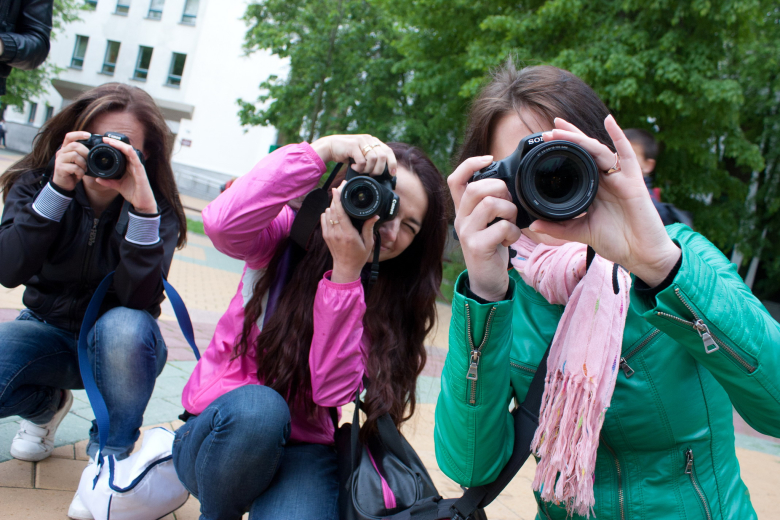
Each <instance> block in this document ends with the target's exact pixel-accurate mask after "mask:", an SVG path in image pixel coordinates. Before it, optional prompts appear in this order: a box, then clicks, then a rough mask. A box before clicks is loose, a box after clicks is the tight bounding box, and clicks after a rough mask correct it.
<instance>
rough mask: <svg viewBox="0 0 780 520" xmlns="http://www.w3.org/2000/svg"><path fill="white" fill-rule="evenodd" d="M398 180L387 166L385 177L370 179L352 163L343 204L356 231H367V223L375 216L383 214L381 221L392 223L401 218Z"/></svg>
mask: <svg viewBox="0 0 780 520" xmlns="http://www.w3.org/2000/svg"><path fill="white" fill-rule="evenodd" d="M396 180H397V179H396V178H395V177H393V176H392V175H390V171H389V170H388V169H387V165H385V171H384V172H382V175H380V176H379V177H370V176H369V175H368V174H361V173H358V172H356V171H355V170H353V169H352V165H351V164H350V166H349V167H348V168H347V177H346V181H347V184H346V185H345V186H344V189H343V190H342V191H341V205H342V206H343V207H344V211H345V212H346V213H347V215H349V219H350V220H351V221H352V225H353V226H355V228H357V229H358V230H361V229H363V222H364V221H366V220H368V219H370V218H371V217H373V216H374V215H379V222H384V221H387V220H392V219H394V218H395V217H396V215H398V204H399V202H400V200H401V199H399V198H398V195H396V194H395V192H394V191H393V190H395V183H396Z"/></svg>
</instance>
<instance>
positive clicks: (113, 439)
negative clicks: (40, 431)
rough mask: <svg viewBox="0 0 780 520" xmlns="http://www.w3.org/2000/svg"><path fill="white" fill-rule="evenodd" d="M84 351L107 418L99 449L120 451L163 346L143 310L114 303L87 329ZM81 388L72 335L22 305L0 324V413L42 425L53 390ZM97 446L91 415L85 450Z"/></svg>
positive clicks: (132, 434) (56, 399) (126, 447)
mask: <svg viewBox="0 0 780 520" xmlns="http://www.w3.org/2000/svg"><path fill="white" fill-rule="evenodd" d="M87 344H88V355H89V361H90V364H91V365H92V371H93V374H94V375H95V381H96V382H97V385H98V388H99V389H100V393H101V394H102V395H103V399H104V400H105V401H106V406H107V407H108V415H109V418H110V419H111V431H110V432H109V436H108V444H107V446H106V448H105V449H104V451H103V453H104V454H106V455H115V456H116V457H117V458H119V459H122V458H124V457H126V456H127V455H128V454H129V453H130V450H132V448H133V444H135V441H136V440H138V436H139V435H140V432H139V428H140V427H141V424H142V422H143V416H144V411H145V410H146V405H147V404H148V403H149V398H150V397H151V396H152V390H153V389H154V381H155V379H156V378H157V376H158V375H159V374H160V372H162V370H163V368H164V367H165V360H166V358H167V357H168V350H167V349H166V347H165V342H164V341H163V338H162V335H161V334H160V328H159V327H158V326H157V321H155V319H154V318H152V316H151V315H150V314H149V313H148V312H146V311H138V310H133V309H128V308H125V307H117V308H114V309H111V310H110V311H108V312H106V313H105V314H104V315H103V316H101V317H100V319H98V321H97V323H96V324H95V326H94V327H93V328H92V330H91V331H90V332H89V338H88V342H87ZM63 388H67V389H76V388H84V384H83V383H82V381H81V375H80V374H79V364H78V334H77V333H73V332H68V331H67V330H64V329H60V328H58V327H54V326H53V325H49V324H48V323H45V322H44V321H43V320H41V319H40V318H39V317H38V316H36V315H35V314H34V313H33V312H31V311H29V310H27V309H25V310H23V311H22V312H21V313H20V314H19V316H18V317H17V318H16V321H11V322H6V323H0V418H2V417H10V416H12V415H18V416H20V417H22V418H23V419H27V420H29V421H31V422H33V423H36V424H45V423H47V422H49V421H50V420H51V418H52V417H53V416H54V413H55V412H56V411H57V410H58V409H59V406H60V399H61V395H62V392H61V391H60V389H63ZM98 446H99V442H98V435H97V426H96V424H95V421H92V428H91V429H90V432H89V443H88V444H87V454H88V455H90V456H94V454H95V453H96V452H97V450H98Z"/></svg>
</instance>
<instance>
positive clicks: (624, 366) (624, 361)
mask: <svg viewBox="0 0 780 520" xmlns="http://www.w3.org/2000/svg"><path fill="white" fill-rule="evenodd" d="M660 333H661V331H660V330H658V329H655V330H654V331H652V332H651V333H650V335H649V336H647V337H646V338H645V339H644V340H642V343H640V344H639V345H637V346H636V347H635V348H634V349H633V350H632V351H631V352H629V353H628V354H626V355H625V356H623V357H622V358H620V365H619V368H620V370H622V371H623V373H624V374H625V375H626V379H630V378H631V376H633V375H634V369H633V368H631V367H630V366H628V360H629V359H631V358H632V357H634V356H635V355H636V354H637V352H639V351H640V350H642V349H643V348H645V347H646V346H647V344H648V343H650V342H651V341H653V339H655V337H656V336H658V335H659V334H660Z"/></svg>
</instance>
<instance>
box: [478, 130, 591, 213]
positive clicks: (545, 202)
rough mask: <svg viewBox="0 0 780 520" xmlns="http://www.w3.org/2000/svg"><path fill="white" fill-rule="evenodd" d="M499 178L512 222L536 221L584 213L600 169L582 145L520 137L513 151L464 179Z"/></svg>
mask: <svg viewBox="0 0 780 520" xmlns="http://www.w3.org/2000/svg"><path fill="white" fill-rule="evenodd" d="M482 179H501V180H502V181H504V182H505V183H506V185H507V188H509V193H510V194H511V195H512V201H513V202H514V203H515V206H517V226H518V227H519V228H526V227H528V226H530V225H531V222H533V221H534V220H537V219H542V220H551V221H557V222H560V221H563V220H569V219H571V218H574V217H576V216H577V215H579V214H581V213H583V212H584V211H585V210H587V209H588V207H590V205H591V203H592V202H593V199H595V198H596V191H597V190H598V187H599V171H598V168H597V167H596V161H594V160H593V157H591V156H590V154H589V153H588V152H586V151H585V149H584V148H582V147H581V146H579V145H577V144H575V143H572V142H569V141H549V142H544V139H543V138H542V134H541V133H538V134H532V135H529V136H527V137H524V138H523V140H522V141H520V144H519V145H518V146H517V150H515V151H514V152H513V153H512V155H510V156H509V157H507V158H505V159H502V160H501V161H498V162H493V163H491V164H490V165H489V166H487V167H485V168H483V169H481V170H480V171H478V172H477V173H476V174H474V176H473V177H472V178H471V180H469V182H474V181H480V180H482Z"/></svg>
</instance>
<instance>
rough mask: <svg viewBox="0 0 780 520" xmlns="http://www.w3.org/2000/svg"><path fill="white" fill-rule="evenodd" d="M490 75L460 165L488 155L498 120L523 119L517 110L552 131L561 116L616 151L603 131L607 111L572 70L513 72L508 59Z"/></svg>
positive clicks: (475, 106) (543, 68)
mask: <svg viewBox="0 0 780 520" xmlns="http://www.w3.org/2000/svg"><path fill="white" fill-rule="evenodd" d="M492 76H493V77H492V80H491V81H490V83H488V84H487V85H486V86H485V87H484V88H483V89H482V91H481V92H480V93H479V96H477V98H476V99H475V100H474V102H473V103H472V105H471V110H470V112H469V120H468V125H467V126H466V133H465V136H464V138H463V145H462V146H461V148H460V153H459V154H458V155H459V157H458V161H457V163H458V164H460V163H462V162H463V161H465V160H466V159H468V158H469V157H477V156H480V155H487V154H489V153H490V142H491V140H492V138H493V131H494V130H495V127H496V124H497V123H498V121H499V120H500V119H501V118H502V117H503V116H504V115H506V114H510V113H515V114H517V115H518V116H520V117H521V118H522V115H521V114H520V110H521V109H527V110H530V111H531V112H532V113H533V114H534V115H535V116H537V117H538V118H540V119H541V120H543V121H545V122H546V123H547V124H549V125H550V127H552V126H553V120H554V119H555V118H556V117H562V118H563V119H565V120H566V121H568V122H569V123H571V124H573V125H574V126H576V127H577V128H579V129H580V130H582V131H583V132H584V133H585V134H586V135H588V136H590V137H592V138H594V139H597V140H599V141H600V142H602V143H604V144H605V145H607V146H608V147H609V148H610V149H611V150H612V151H613V152H614V151H615V146H614V144H613V143H612V139H611V138H610V137H609V134H608V133H607V131H606V129H605V128H604V119H606V117H607V116H608V115H609V109H608V108H607V107H606V106H605V105H604V103H603V102H602V101H601V99H599V97H598V96H597V95H596V93H595V92H594V91H593V89H592V88H590V87H589V86H588V85H587V84H586V83H585V82H584V81H582V80H581V79H580V78H578V77H577V76H575V75H574V74H572V73H571V72H569V71H567V70H563V69H559V68H557V67H553V66H550V65H538V66H534V67H526V68H524V69H522V70H517V68H516V67H515V65H514V63H513V62H512V60H511V59H509V60H507V61H506V63H505V64H504V65H503V66H502V67H501V68H499V69H497V70H495V71H494V72H493V74H492ZM526 126H528V125H526ZM521 137H522V136H521Z"/></svg>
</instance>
